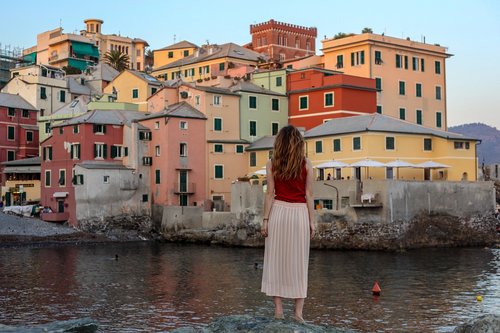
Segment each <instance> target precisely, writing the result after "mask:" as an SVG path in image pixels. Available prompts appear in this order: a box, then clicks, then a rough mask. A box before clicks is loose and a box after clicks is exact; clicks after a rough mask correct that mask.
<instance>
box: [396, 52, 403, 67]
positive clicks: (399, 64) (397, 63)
mask: <svg viewBox="0 0 500 333" xmlns="http://www.w3.org/2000/svg"><path fill="white" fill-rule="evenodd" d="M401 58H402V56H401V55H400V54H396V68H401Z"/></svg>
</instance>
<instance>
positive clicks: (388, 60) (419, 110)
mask: <svg viewBox="0 0 500 333" xmlns="http://www.w3.org/2000/svg"><path fill="white" fill-rule="evenodd" d="M322 44H323V49H322V51H323V54H324V56H323V59H324V67H325V68H326V69H333V70H340V71H343V72H344V73H345V74H350V75H356V76H362V77H368V78H372V79H376V81H377V89H378V90H379V92H378V93H377V112H379V113H381V114H384V115H388V116H391V117H395V118H399V119H403V120H407V121H409V122H411V123H414V124H420V125H423V126H426V127H431V128H437V129H442V130H446V129H447V121H446V119H447V117H446V65H445V60H446V59H447V58H449V57H450V56H451V54H449V53H447V48H445V47H442V46H439V45H437V44H434V45H431V44H426V43H421V42H416V41H413V40H410V39H400V38H394V37H389V36H384V35H377V34H372V33H364V34H359V35H352V36H348V37H345V38H339V39H325V40H323V41H322Z"/></svg>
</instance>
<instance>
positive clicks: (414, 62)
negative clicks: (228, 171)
mask: <svg viewBox="0 0 500 333" xmlns="http://www.w3.org/2000/svg"><path fill="white" fill-rule="evenodd" d="M411 63H412V69H413V70H414V71H416V70H417V67H418V58H416V57H412V58H411Z"/></svg>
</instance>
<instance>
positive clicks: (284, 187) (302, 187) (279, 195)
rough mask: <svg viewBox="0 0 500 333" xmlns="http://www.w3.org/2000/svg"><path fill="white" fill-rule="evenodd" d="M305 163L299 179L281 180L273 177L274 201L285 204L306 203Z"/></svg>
mask: <svg viewBox="0 0 500 333" xmlns="http://www.w3.org/2000/svg"><path fill="white" fill-rule="evenodd" d="M306 179H307V168H306V161H305V160H304V162H303V163H302V172H301V174H300V177H299V178H294V179H288V180H281V179H279V178H277V177H274V199H276V200H281V201H286V202H306Z"/></svg>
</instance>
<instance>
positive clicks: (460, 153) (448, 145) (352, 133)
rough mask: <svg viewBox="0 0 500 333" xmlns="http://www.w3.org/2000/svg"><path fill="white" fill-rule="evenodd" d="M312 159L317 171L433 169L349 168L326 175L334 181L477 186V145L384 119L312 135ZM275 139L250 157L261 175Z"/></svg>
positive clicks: (256, 146)
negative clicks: (331, 164)
mask: <svg viewBox="0 0 500 333" xmlns="http://www.w3.org/2000/svg"><path fill="white" fill-rule="evenodd" d="M304 137H305V139H306V150H307V151H306V153H307V156H308V158H309V159H310V160H311V162H312V163H313V165H314V166H317V165H319V164H321V163H324V162H327V161H332V160H335V161H339V162H343V163H346V164H351V163H355V162H359V161H363V160H366V159H370V160H372V161H377V162H381V163H389V162H393V161H396V160H399V161H400V162H409V163H412V164H415V165H418V164H422V163H426V162H431V161H432V162H433V163H434V164H439V165H441V167H439V166H438V165H435V166H434V167H432V166H431V165H430V163H427V164H428V167H399V168H396V167H392V168H391V167H385V166H383V167H359V168H353V167H346V168H341V169H340V168H339V169H326V170H325V171H324V172H325V174H324V175H320V173H319V172H318V173H317V174H316V177H318V176H321V178H323V176H324V178H326V175H327V174H328V173H330V174H331V177H332V178H333V179H355V178H360V179H366V178H372V179H404V180H449V181H460V180H469V181H475V180H477V173H476V171H477V159H476V144H477V142H478V140H477V139H472V138H466V137H464V136H462V135H460V134H456V133H451V132H446V131H441V130H436V129H432V128H427V127H424V126H420V125H415V124H412V123H410V122H407V121H403V120H399V119H395V118H393V117H388V116H384V115H380V114H372V115H366V116H355V117H346V118H338V119H335V120H331V121H328V122H326V123H324V124H322V125H319V126H317V127H315V128H312V129H311V130H309V131H307V132H306V133H305V135H304ZM273 142H274V138H273V137H268V138H261V140H258V141H255V142H254V143H252V144H251V145H250V146H249V147H247V149H246V151H247V153H248V159H249V165H250V164H251V163H252V161H251V160H252V159H256V163H254V165H256V167H253V168H250V167H249V173H252V172H256V171H258V170H259V169H260V168H262V167H263V166H265V163H266V162H267V160H268V159H269V157H270V156H271V153H272V148H273Z"/></svg>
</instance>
